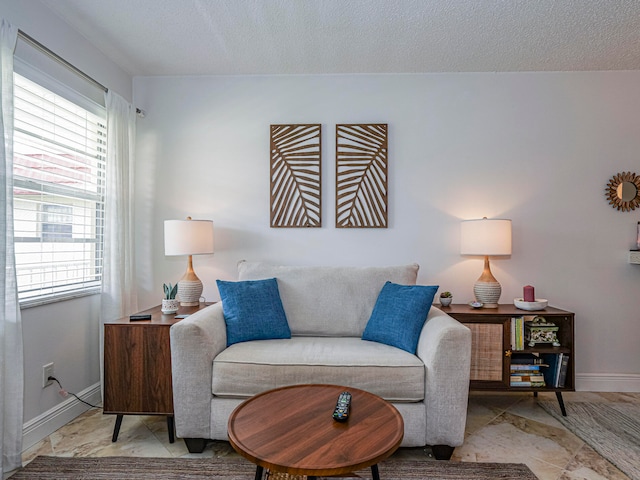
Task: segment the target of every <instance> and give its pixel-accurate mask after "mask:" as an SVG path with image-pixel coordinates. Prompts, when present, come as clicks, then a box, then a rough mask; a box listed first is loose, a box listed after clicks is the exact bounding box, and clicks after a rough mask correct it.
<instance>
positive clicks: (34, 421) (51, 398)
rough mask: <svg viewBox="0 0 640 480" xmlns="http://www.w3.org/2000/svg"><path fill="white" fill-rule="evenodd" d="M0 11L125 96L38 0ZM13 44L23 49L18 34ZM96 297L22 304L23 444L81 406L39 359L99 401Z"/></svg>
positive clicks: (9, 2)
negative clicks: (46, 382)
mask: <svg viewBox="0 0 640 480" xmlns="http://www.w3.org/2000/svg"><path fill="white" fill-rule="evenodd" d="M0 17H2V18H5V19H7V20H8V21H9V22H11V23H12V24H14V25H15V26H17V27H18V28H20V29H21V30H23V31H24V32H25V33H27V34H28V35H30V36H32V37H34V38H35V39H36V40H38V41H39V42H41V43H43V44H44V45H46V46H47V47H48V48H50V49H51V50H53V51H54V52H56V53H57V54H58V55H61V56H62V57H63V58H65V59H66V60H67V61H69V62H71V63H72V64H74V65H75V66H77V67H78V68H80V69H81V70H82V71H84V72H85V73H87V74H89V75H90V76H92V77H93V78H95V79H96V80H97V81H98V82H100V83H102V84H103V85H105V86H107V87H109V88H111V89H113V90H114V91H116V92H118V93H119V94H120V95H122V96H124V97H125V98H128V99H131V96H132V81H131V77H130V76H129V75H128V74H127V73H126V72H124V71H123V70H122V69H120V68H119V67H118V66H117V65H115V64H114V63H113V62H111V61H110V60H108V59H107V58H106V57H105V56H104V55H103V54H102V52H100V51H99V50H98V49H97V48H95V47H94V46H92V45H91V44H89V43H88V42H87V41H86V40H85V39H84V38H83V37H82V36H80V35H79V34H78V33H77V32H76V31H74V30H72V29H70V27H69V26H68V25H67V24H66V23H65V22H63V21H62V20H60V19H59V18H58V17H57V16H56V15H54V14H53V13H52V12H51V11H50V10H49V9H48V8H47V7H46V6H44V5H43V4H42V3H40V2H39V1H37V0H30V1H28V2H27V1H22V0H2V3H1V4H0ZM18 47H19V48H22V52H28V48H26V49H25V45H24V44H22V43H21V40H18ZM97 96H98V97H100V96H101V93H100V92H98V95H97ZM99 301H100V298H99V295H93V296H89V297H83V298H78V299H74V300H68V301H65V302H59V303H56V304H51V305H44V306H40V307H34V308H28V309H23V310H22V324H23V335H24V357H25V360H24V368H25V386H24V392H25V399H24V422H25V425H26V427H25V443H24V447H25V448H26V447H28V446H29V445H30V444H32V443H33V442H34V441H37V440H38V439H39V438H41V437H42V436H44V435H47V434H48V433H51V431H53V430H55V429H56V428H58V427H60V426H61V425H64V424H65V423H66V422H68V421H69V420H70V419H71V418H73V417H74V416H75V415H77V414H78V413H79V412H81V411H82V410H84V409H85V408H86V407H85V406H83V405H82V404H78V403H77V402H76V403H73V402H72V401H71V400H73V399H71V400H66V399H65V398H63V397H61V396H60V395H59V394H58V389H57V388H56V387H47V388H46V389H43V388H42V366H43V365H44V364H46V363H49V362H54V364H55V372H54V373H55V376H56V377H57V378H58V379H59V380H60V381H61V382H62V385H63V386H64V388H65V389H66V390H67V391H69V392H74V393H79V394H83V396H85V398H88V399H90V400H93V401H100V390H99V388H98V387H99V382H100V356H99V332H100V330H99V328H100V326H99V317H98V315H99V307H100V303H99ZM96 385H98V387H96Z"/></svg>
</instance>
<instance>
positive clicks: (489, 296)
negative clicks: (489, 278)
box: [473, 281, 502, 308]
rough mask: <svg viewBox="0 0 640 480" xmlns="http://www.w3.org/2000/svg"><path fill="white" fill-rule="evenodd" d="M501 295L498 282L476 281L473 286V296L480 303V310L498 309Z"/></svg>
mask: <svg viewBox="0 0 640 480" xmlns="http://www.w3.org/2000/svg"><path fill="white" fill-rule="evenodd" d="M501 293H502V287H501V286H500V284H499V283H498V282H481V281H477V282H476V283H475V284H474V285H473V294H474V295H475V296H476V300H477V301H478V302H481V303H482V308H498V300H500V294H501Z"/></svg>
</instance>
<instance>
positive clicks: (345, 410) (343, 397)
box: [333, 392, 351, 422]
mask: <svg viewBox="0 0 640 480" xmlns="http://www.w3.org/2000/svg"><path fill="white" fill-rule="evenodd" d="M350 406H351V394H350V393H349V392H342V393H341V394H340V396H339V397H338V403H336V408H335V410H334V411H333V419H334V420H335V421H337V422H346V421H347V420H348V419H349V407H350Z"/></svg>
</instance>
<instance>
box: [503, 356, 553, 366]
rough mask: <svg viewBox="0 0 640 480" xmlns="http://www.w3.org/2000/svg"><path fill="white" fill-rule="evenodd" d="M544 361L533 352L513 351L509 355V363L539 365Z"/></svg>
mask: <svg viewBox="0 0 640 480" xmlns="http://www.w3.org/2000/svg"><path fill="white" fill-rule="evenodd" d="M543 363H545V362H544V361H543V359H542V358H541V357H539V356H538V355H536V354H535V353H514V354H513V355H511V365H541V364H543Z"/></svg>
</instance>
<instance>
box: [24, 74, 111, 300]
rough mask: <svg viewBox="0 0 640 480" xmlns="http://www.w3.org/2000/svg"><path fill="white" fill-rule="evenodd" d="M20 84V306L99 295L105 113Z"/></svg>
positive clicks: (35, 85)
mask: <svg viewBox="0 0 640 480" xmlns="http://www.w3.org/2000/svg"><path fill="white" fill-rule="evenodd" d="M14 80H15V86H14V97H15V98H14V103H15V124H14V169H13V174H14V187H13V195H14V229H15V233H14V235H15V250H16V271H17V279H18V297H19V299H20V303H21V305H28V304H39V303H46V302H49V301H55V300H59V299H61V298H67V297H72V296H79V295H83V294H88V293H96V292H98V291H99V287H100V283H101V279H102V253H103V248H102V238H103V219H104V200H105V199H104V195H105V188H106V185H105V160H106V120H105V117H106V115H105V112H104V108H102V107H98V106H96V105H93V107H92V108H91V109H87V108H85V107H83V106H80V105H78V104H77V103H74V102H71V101H69V100H67V99H66V98H63V97H62V96H60V95H58V94H56V93H53V92H52V91H51V90H49V89H47V88H44V87H43V86H41V85H40V84H38V83H35V82H33V81H31V80H29V79H27V78H25V77H23V76H21V75H19V74H17V73H16V74H14ZM49 81H53V80H51V79H49ZM96 107H98V108H96ZM90 110H91V111H90Z"/></svg>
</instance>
